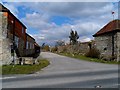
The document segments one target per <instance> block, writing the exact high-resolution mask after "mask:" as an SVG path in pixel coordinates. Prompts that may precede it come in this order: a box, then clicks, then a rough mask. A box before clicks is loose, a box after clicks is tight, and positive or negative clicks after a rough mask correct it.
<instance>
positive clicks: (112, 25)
mask: <svg viewBox="0 0 120 90" xmlns="http://www.w3.org/2000/svg"><path fill="white" fill-rule="evenodd" d="M113 31H120V20H118V19H117V20H113V21H111V22H109V23H108V24H107V25H105V26H104V27H103V28H102V29H101V30H100V31H98V32H97V33H96V34H94V35H93V36H94V37H96V36H99V35H103V34H105V33H109V32H113Z"/></svg>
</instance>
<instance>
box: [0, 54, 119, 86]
mask: <svg viewBox="0 0 120 90" xmlns="http://www.w3.org/2000/svg"><path fill="white" fill-rule="evenodd" d="M41 56H42V57H43V58H47V59H48V60H49V61H50V65H49V66H48V67H46V68H44V69H42V71H39V72H36V73H35V74H29V75H9V76H3V77H2V78H1V79H0V80H2V87H3V88H95V86H101V87H102V88H118V86H119V84H118V65H110V64H102V63H95V62H88V61H83V60H77V59H73V58H69V57H65V56H60V55H57V54H53V53H49V52H42V53H41Z"/></svg>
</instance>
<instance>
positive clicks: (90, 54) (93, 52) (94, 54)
mask: <svg viewBox="0 0 120 90" xmlns="http://www.w3.org/2000/svg"><path fill="white" fill-rule="evenodd" d="M85 56H86V57H91V58H99V57H100V52H99V50H97V49H96V48H91V49H90V50H89V52H87V53H86V54H85Z"/></svg>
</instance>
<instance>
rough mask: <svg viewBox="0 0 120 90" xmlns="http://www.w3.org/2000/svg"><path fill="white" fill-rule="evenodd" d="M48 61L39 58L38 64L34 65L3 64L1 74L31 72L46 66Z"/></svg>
mask: <svg viewBox="0 0 120 90" xmlns="http://www.w3.org/2000/svg"><path fill="white" fill-rule="evenodd" d="M49 64H50V63H49V61H48V60H46V59H42V60H39V64H35V65H14V67H13V65H3V66H2V75H6V74H32V73H35V72H37V71H40V70H41V69H42V68H44V67H46V66H48V65H49Z"/></svg>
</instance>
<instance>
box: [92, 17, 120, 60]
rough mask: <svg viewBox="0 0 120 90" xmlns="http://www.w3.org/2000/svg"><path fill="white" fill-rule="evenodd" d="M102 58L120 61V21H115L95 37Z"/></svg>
mask: <svg viewBox="0 0 120 90" xmlns="http://www.w3.org/2000/svg"><path fill="white" fill-rule="evenodd" d="M93 37H95V43H96V47H97V49H99V51H100V53H101V58H103V59H106V60H117V61H120V20H118V19H117V20H113V21H111V22H109V23H108V24H107V25H105V26H104V27H103V28H102V29H101V30H100V31H98V32H97V33H96V34H94V35H93Z"/></svg>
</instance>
